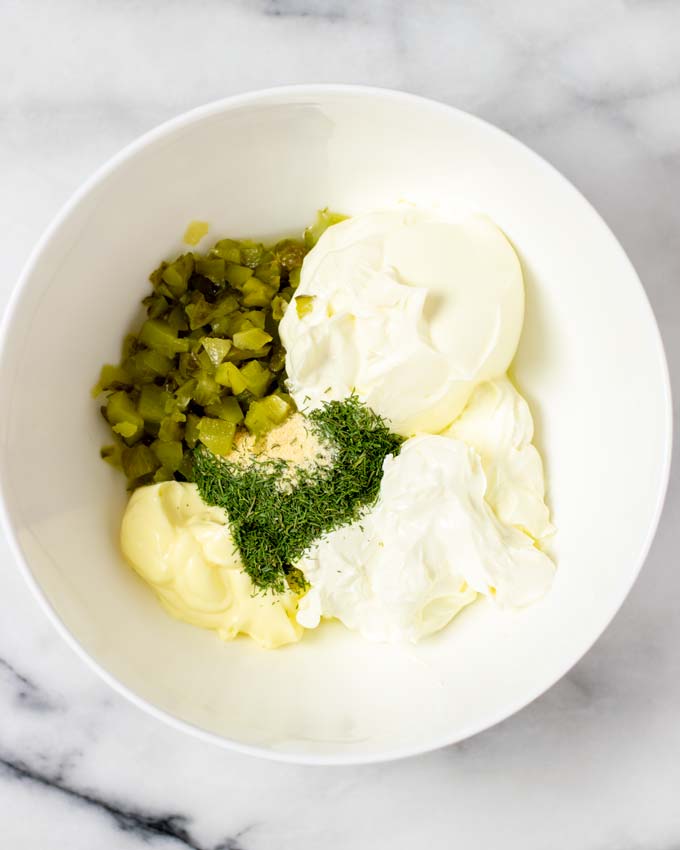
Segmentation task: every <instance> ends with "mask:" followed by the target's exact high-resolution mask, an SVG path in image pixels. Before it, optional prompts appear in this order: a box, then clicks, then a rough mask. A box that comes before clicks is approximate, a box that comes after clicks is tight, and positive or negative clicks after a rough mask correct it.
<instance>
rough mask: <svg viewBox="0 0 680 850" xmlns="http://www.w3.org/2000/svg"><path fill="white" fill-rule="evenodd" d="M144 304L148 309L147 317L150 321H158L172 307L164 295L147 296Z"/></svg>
mask: <svg viewBox="0 0 680 850" xmlns="http://www.w3.org/2000/svg"><path fill="white" fill-rule="evenodd" d="M142 304H144V306H145V307H146V315H147V316H148V317H149V318H150V319H157V318H158V317H159V316H162V315H163V314H164V313H165V312H166V311H167V309H168V307H169V306H170V305H169V304H168V302H167V299H166V298H165V297H164V296H163V295H155V294H154V295H149V296H147V297H146V298H145V299H144V300H143V301H142Z"/></svg>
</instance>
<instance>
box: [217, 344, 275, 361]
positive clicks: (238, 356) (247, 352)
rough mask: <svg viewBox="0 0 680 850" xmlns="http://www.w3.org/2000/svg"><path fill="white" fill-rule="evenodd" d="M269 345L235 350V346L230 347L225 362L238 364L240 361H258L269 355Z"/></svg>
mask: <svg viewBox="0 0 680 850" xmlns="http://www.w3.org/2000/svg"><path fill="white" fill-rule="evenodd" d="M269 349H270V346H269V345H263V346H262V348H253V349H248V348H237V347H236V346H235V345H232V347H231V350H230V351H229V354H227V360H228V361H229V362H230V363H240V362H241V360H260V359H262V358H263V357H266V356H267V355H268V354H269Z"/></svg>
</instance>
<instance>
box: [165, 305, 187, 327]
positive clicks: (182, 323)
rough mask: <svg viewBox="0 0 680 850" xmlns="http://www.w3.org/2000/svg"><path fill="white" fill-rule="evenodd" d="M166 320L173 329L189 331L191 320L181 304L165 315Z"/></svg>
mask: <svg viewBox="0 0 680 850" xmlns="http://www.w3.org/2000/svg"><path fill="white" fill-rule="evenodd" d="M165 320H166V321H167V323H168V324H169V325H170V327H171V328H172V329H173V331H188V330H189V322H187V316H186V313H185V312H184V307H182V305H181V304H176V305H175V306H174V307H173V308H172V310H170V312H169V313H168V315H167V316H166V317H165Z"/></svg>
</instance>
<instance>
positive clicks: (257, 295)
mask: <svg viewBox="0 0 680 850" xmlns="http://www.w3.org/2000/svg"><path fill="white" fill-rule="evenodd" d="M277 288H278V287H275V286H272V285H270V284H267V283H264V282H263V281H261V280H258V278H256V277H251V278H250V280H247V281H246V282H245V284H244V285H243V298H242V299H241V303H242V304H243V306H244V307H268V306H269V305H270V304H271V300H272V298H273V297H274V295H276V290H277Z"/></svg>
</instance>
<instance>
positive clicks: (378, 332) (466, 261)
mask: <svg viewBox="0 0 680 850" xmlns="http://www.w3.org/2000/svg"><path fill="white" fill-rule="evenodd" d="M296 296H312V300H311V301H306V303H305V309H304V310H297V309H296V307H295V302H293V303H292V304H291V307H290V309H288V310H287V311H286V314H285V316H284V317H283V319H282V320H281V324H280V326H279V330H280V334H281V339H282V341H283V344H284V346H285V348H286V350H287V357H286V370H287V373H288V377H289V388H290V391H291V394H292V395H293V397H294V398H295V401H296V403H297V404H298V407H299V408H300V409H302V410H305V409H312V408H315V407H318V406H319V405H320V404H321V402H322V401H324V400H328V399H343V398H346V397H347V396H348V395H349V394H350V393H352V392H356V393H357V394H358V396H359V397H360V398H361V400H362V401H364V402H365V403H366V404H368V406H369V407H371V408H373V410H375V411H376V412H377V413H379V414H381V415H382V416H384V417H385V418H386V419H388V421H389V422H390V424H391V426H392V428H393V429H394V430H395V431H396V432H397V433H400V434H402V435H404V436H410V435H412V434H414V433H416V432H418V431H426V432H430V433H433V432H437V431H440V430H442V429H443V428H445V427H446V426H447V425H449V424H450V423H451V422H452V421H453V420H454V419H455V417H456V416H457V415H458V414H459V413H460V412H461V410H462V409H463V407H464V406H465V404H466V402H467V401H468V398H469V396H470V394H471V393H472V391H473V390H474V388H475V386H476V385H477V384H479V383H480V382H482V381H485V380H489V379H491V378H495V377H497V376H499V375H502V374H503V373H504V372H505V371H506V369H507V368H508V366H509V365H510V361H511V360H512V358H513V356H514V354H515V350H516V348H517V343H518V340H519V336H520V333H521V329H522V322H523V319H524V288H523V282H522V272H521V268H520V265H519V261H518V259H517V257H516V255H515V252H514V251H513V249H512V247H511V245H510V243H509V242H508V240H507V239H506V238H505V236H504V235H503V233H502V232H501V231H500V230H499V229H498V228H497V227H496V226H495V225H494V224H493V223H492V222H491V221H490V220H489V219H487V218H485V217H483V216H474V217H471V218H469V219H467V220H465V221H462V222H459V223H449V222H444V221H441V220H439V219H437V218H435V217H433V216H431V215H429V214H428V213H425V212H423V211H421V210H417V209H414V208H411V207H408V206H404V207H402V208H400V209H396V210H386V211H382V212H374V213H367V214H365V215H359V216H356V217H355V218H351V219H348V220H347V221H344V222H342V223H340V224H337V225H335V226H333V227H331V228H329V229H328V230H327V231H326V232H325V233H324V234H323V236H322V237H321V239H320V240H319V242H318V243H317V245H316V246H315V247H314V249H313V250H312V251H311V252H310V253H309V254H308V255H307V257H306V258H305V261H304V263H303V266H302V274H301V280H300V286H299V287H298V289H297V290H296Z"/></svg>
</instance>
